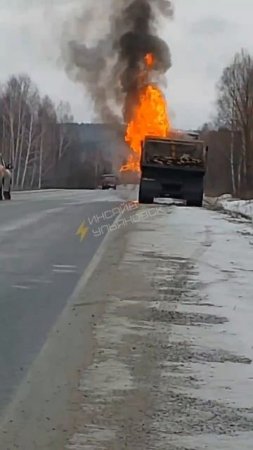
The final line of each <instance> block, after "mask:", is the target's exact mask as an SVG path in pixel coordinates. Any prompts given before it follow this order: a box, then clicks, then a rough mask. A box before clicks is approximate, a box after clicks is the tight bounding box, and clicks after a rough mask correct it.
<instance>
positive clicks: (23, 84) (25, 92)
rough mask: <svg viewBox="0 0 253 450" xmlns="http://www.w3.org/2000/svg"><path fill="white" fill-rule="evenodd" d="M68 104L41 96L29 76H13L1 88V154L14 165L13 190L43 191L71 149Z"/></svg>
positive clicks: (70, 119)
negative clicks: (68, 130)
mask: <svg viewBox="0 0 253 450" xmlns="http://www.w3.org/2000/svg"><path fill="white" fill-rule="evenodd" d="M72 121H73V116H72V114H71V109H70V106H69V104H68V103H64V102H61V103H60V104H58V105H55V104H54V103H53V101H52V100H51V99H50V98H49V97H48V96H45V97H42V96H41V95H40V93H39V90H38V88H37V86H36V85H35V84H34V83H33V82H32V80H31V79H30V77H29V76H27V75H18V76H11V77H10V78H9V79H8V81H7V82H6V83H5V84H4V85H2V86H1V87H0V153H2V155H3V158H4V160H5V162H6V163H11V164H12V166H13V187H14V188H16V189H34V188H38V189H39V188H41V186H42V183H43V180H44V179H46V178H47V175H48V174H49V173H52V171H53V170H54V167H56V165H57V163H58V162H59V160H61V158H62V157H63V155H64V153H65V152H66V151H67V150H68V146H69V140H68V135H67V133H66V132H65V128H64V127H63V126H60V125H61V124H63V123H66V122H72Z"/></svg>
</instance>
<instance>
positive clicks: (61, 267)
mask: <svg viewBox="0 0 253 450" xmlns="http://www.w3.org/2000/svg"><path fill="white" fill-rule="evenodd" d="M53 272H54V273H76V272H77V266H73V265H68V264H54V265H53Z"/></svg>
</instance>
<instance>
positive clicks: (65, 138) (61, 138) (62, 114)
mask: <svg viewBox="0 0 253 450" xmlns="http://www.w3.org/2000/svg"><path fill="white" fill-rule="evenodd" d="M56 114H57V121H58V124H59V126H58V160H60V159H61V158H62V156H63V155H64V153H65V152H66V151H67V150H68V149H69V145H70V140H69V134H68V130H67V129H66V126H65V125H66V124H68V123H72V122H73V120H74V118H73V115H72V113H71V107H70V104H69V103H68V102H62V101H61V102H60V103H59V105H58V106H57V109H56Z"/></svg>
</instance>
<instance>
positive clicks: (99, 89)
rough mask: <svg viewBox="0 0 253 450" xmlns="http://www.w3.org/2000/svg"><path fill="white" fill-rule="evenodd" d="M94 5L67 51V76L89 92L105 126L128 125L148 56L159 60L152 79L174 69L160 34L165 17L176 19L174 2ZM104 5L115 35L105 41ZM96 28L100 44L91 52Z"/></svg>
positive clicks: (122, 0) (119, 0)
mask: <svg viewBox="0 0 253 450" xmlns="http://www.w3.org/2000/svg"><path fill="white" fill-rule="evenodd" d="M93 3H94V6H93V7H92V8H91V9H90V10H89V11H87V10H86V11H85V12H84V14H83V16H82V18H81V19H79V20H78V26H76V30H75V27H74V31H75V34H76V36H75V38H74V39H72V40H69V41H68V42H67V45H65V47H64V58H65V61H66V70H67V72H68V73H69V75H70V76H71V77H72V78H74V79H75V80H76V81H78V82H81V83H82V84H83V85H84V86H85V88H86V92H88V93H89V95H90V96H91V98H92V100H93V102H94V106H95V112H96V114H97V117H98V118H99V119H100V120H101V119H102V120H103V121H104V122H118V123H120V122H121V123H122V119H123V120H128V119H129V117H128V116H129V114H131V113H130V110H131V108H129V105H133V104H134V102H135V101H136V99H137V96H138V90H139V89H140V87H141V86H140V85H139V83H140V77H139V74H140V71H141V70H142V67H143V63H144V57H145V55H146V54H147V53H152V54H153V56H154V60H155V64H154V67H153V70H152V74H151V76H152V77H156V76H159V77H160V76H161V75H163V74H164V73H165V72H166V71H167V70H168V69H169V68H170V66H171V56H170V50H169V47H168V45H167V43H166V42H165V41H163V40H162V39H161V38H159V36H158V33H157V28H158V26H159V19H160V18H161V16H162V17H164V18H172V17H173V7H172V3H171V1H170V0H111V1H110V4H109V5H108V1H106V0H97V2H96V0H93ZM96 3H97V5H96ZM98 3H99V4H100V6H101V3H102V4H104V8H105V14H107V16H109V32H107V33H105V35H103V33H102V32H100V31H99V19H98V17H97V16H96V6H97V7H98V6H99V4H98ZM105 4H106V5H105ZM100 17H101V16H100ZM91 25H93V27H94V28H95V29H96V28H97V30H98V31H97V33H96V34H97V36H96V37H97V40H96V44H95V45H91V46H88V45H87V43H86V42H87V40H88V38H89V36H88V34H89V29H90V26H91ZM86 30H87V31H86ZM149 81H152V80H149ZM126 104H127V105H128V107H127V110H126V109H125V105H126Z"/></svg>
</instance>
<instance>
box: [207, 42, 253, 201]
mask: <svg viewBox="0 0 253 450" xmlns="http://www.w3.org/2000/svg"><path fill="white" fill-rule="evenodd" d="M201 131H202V135H203V137H204V139H205V140H206V142H207V144H208V145H209V158H208V159H209V161H208V173H207V178H206V192H207V194H209V195H221V194H223V193H231V194H232V195H234V196H236V197H241V198H252V196H253V57H252V56H251V55H250V54H249V53H248V52H247V51H245V50H242V51H241V52H239V53H237V54H236V55H235V56H234V58H233V60H232V62H231V64H229V65H228V66H227V67H225V68H224V70H223V73H222V76H221V78H220V80H219V82H218V85H217V103H216V114H215V118H214V120H213V122H212V123H209V124H205V125H204V126H203V128H202V130H201Z"/></svg>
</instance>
